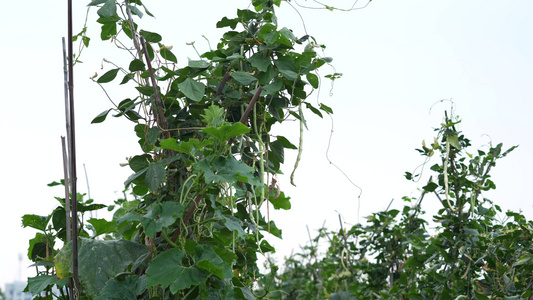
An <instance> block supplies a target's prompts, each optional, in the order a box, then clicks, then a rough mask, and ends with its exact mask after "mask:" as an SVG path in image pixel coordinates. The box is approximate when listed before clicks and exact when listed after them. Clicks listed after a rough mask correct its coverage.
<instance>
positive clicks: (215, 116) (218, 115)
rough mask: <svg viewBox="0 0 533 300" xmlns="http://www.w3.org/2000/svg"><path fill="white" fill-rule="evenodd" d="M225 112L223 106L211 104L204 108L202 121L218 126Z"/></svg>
mask: <svg viewBox="0 0 533 300" xmlns="http://www.w3.org/2000/svg"><path fill="white" fill-rule="evenodd" d="M225 113H226V111H225V110H224V108H222V107H220V106H218V105H215V104H211V106H209V107H208V108H206V109H204V114H203V115H202V117H203V119H202V121H204V122H206V123H207V124H208V126H219V125H221V124H222V123H224V115H225Z"/></svg>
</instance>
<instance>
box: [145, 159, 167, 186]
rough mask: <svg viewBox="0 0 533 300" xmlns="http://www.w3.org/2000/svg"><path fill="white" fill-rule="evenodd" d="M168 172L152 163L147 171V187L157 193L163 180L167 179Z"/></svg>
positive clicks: (159, 165)
mask: <svg viewBox="0 0 533 300" xmlns="http://www.w3.org/2000/svg"><path fill="white" fill-rule="evenodd" d="M166 173H167V171H166V169H165V167H164V166H162V165H161V164H158V163H150V164H149V165H148V168H147V169H146V177H145V182H146V187H148V188H149V189H150V190H152V191H155V190H157V189H158V188H159V186H160V185H161V183H163V179H165V175H166Z"/></svg>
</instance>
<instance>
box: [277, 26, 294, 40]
mask: <svg viewBox="0 0 533 300" xmlns="http://www.w3.org/2000/svg"><path fill="white" fill-rule="evenodd" d="M279 32H280V33H281V35H283V36H284V37H286V38H287V39H289V40H291V41H296V36H294V33H292V31H291V30H290V29H288V28H287V27H283V28H281V30H280V31H279Z"/></svg>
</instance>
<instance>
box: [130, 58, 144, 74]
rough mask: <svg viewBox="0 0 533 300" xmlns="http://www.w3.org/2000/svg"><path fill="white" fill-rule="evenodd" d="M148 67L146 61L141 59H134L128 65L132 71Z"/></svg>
mask: <svg viewBox="0 0 533 300" xmlns="http://www.w3.org/2000/svg"><path fill="white" fill-rule="evenodd" d="M145 68H146V66H145V65H144V62H143V61H142V60H140V59H134V60H132V61H131V63H130V66H129V67H128V69H129V70H130V71H131V72H135V71H144V70H145Z"/></svg>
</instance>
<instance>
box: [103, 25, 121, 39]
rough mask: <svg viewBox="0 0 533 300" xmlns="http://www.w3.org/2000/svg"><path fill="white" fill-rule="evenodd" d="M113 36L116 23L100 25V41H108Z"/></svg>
mask: <svg viewBox="0 0 533 300" xmlns="http://www.w3.org/2000/svg"><path fill="white" fill-rule="evenodd" d="M115 35H117V23H104V24H103V25H102V32H101V33H100V38H101V39H102V41H105V40H109V39H110V38H111V37H113V36H115Z"/></svg>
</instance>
